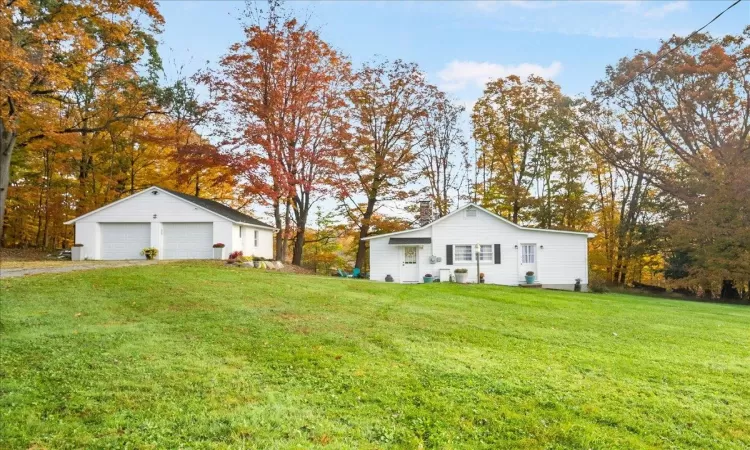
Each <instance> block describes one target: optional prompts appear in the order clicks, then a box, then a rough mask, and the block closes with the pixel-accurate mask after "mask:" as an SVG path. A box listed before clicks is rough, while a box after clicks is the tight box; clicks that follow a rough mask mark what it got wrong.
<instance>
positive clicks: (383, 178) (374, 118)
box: [338, 60, 437, 269]
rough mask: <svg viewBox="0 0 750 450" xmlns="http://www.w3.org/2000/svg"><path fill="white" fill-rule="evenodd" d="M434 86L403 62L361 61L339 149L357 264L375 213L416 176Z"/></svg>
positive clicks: (362, 259) (341, 186)
mask: <svg viewBox="0 0 750 450" xmlns="http://www.w3.org/2000/svg"><path fill="white" fill-rule="evenodd" d="M436 96H437V89H436V88H435V87H434V86H432V85H430V84H429V83H427V80H426V79H425V76H424V73H422V71H420V70H419V67H418V66H417V65H416V64H413V63H406V62H403V61H400V60H398V61H394V62H381V63H379V64H375V65H365V66H364V67H362V69H361V70H359V71H358V72H357V73H356V74H355V75H354V81H353V85H352V88H351V89H350V90H349V92H348V98H349V103H350V110H351V112H350V114H351V117H350V121H351V124H352V131H351V135H352V136H351V139H350V141H349V144H348V146H347V147H346V148H343V149H342V151H341V152H340V161H341V165H340V168H341V173H340V176H339V179H338V180H339V181H338V188H339V198H340V199H341V204H342V208H343V210H344V211H345V213H346V214H347V217H348V219H349V220H351V221H352V222H353V223H356V224H358V228H359V241H358V242H359V243H358V247H357V257H356V261H355V267H359V268H360V269H361V268H362V267H364V263H365V253H366V248H365V243H366V241H363V240H362V238H364V237H367V236H368V234H369V233H370V228H371V226H372V218H373V214H375V213H376V212H377V208H378V207H379V206H380V204H381V202H383V201H384V200H394V199H399V198H404V197H405V196H406V195H407V188H408V185H409V183H410V182H413V181H414V180H415V179H416V178H417V174H415V173H414V172H415V169H416V161H417V154H418V148H419V145H420V143H421V142H422V140H423V139H424V128H425V120H426V117H427V112H428V110H429V109H430V108H431V107H432V104H433V101H434V99H435V98H436Z"/></svg>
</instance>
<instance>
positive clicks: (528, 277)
mask: <svg viewBox="0 0 750 450" xmlns="http://www.w3.org/2000/svg"><path fill="white" fill-rule="evenodd" d="M534 278H536V275H526V284H534Z"/></svg>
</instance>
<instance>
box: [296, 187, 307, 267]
mask: <svg viewBox="0 0 750 450" xmlns="http://www.w3.org/2000/svg"><path fill="white" fill-rule="evenodd" d="M309 198H310V195H309V193H307V192H303V193H302V195H301V196H300V195H295V196H294V216H295V219H296V221H297V233H296V235H295V237H294V252H293V253H292V264H294V265H295V266H301V265H302V250H303V249H304V247H305V230H306V229H307V216H308V214H309V210H310V202H309Z"/></svg>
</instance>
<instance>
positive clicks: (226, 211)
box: [159, 187, 274, 228]
mask: <svg viewBox="0 0 750 450" xmlns="http://www.w3.org/2000/svg"><path fill="white" fill-rule="evenodd" d="M159 189H162V190H164V191H167V192H169V193H170V194H173V195H176V196H178V197H180V198H181V199H183V200H185V201H188V202H190V203H192V204H194V205H198V206H200V207H201V208H205V209H207V210H209V211H211V212H213V213H216V214H218V215H220V216H221V217H225V218H227V219H229V220H231V221H232V222H241V223H246V224H248V225H257V226H259V227H266V228H274V227H272V226H271V225H268V224H265V223H263V222H261V221H260V220H258V219H256V218H254V217H250V216H248V215H247V214H243V213H241V212H239V211H237V210H235V209H232V208H230V207H228V206H226V205H223V204H221V203H219V202H215V201H213V200H209V199H207V198H200V197H196V196H194V195H189V194H183V193H182V192H177V191H173V190H171V189H167V188H163V187H159Z"/></svg>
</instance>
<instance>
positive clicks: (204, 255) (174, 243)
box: [164, 222, 214, 259]
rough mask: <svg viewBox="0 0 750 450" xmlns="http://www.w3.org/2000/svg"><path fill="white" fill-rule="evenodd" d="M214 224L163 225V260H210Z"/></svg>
mask: <svg viewBox="0 0 750 450" xmlns="http://www.w3.org/2000/svg"><path fill="white" fill-rule="evenodd" d="M213 235H214V224H213V223H211V222H208V223H165V224H164V259H211V257H212V256H213Z"/></svg>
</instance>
